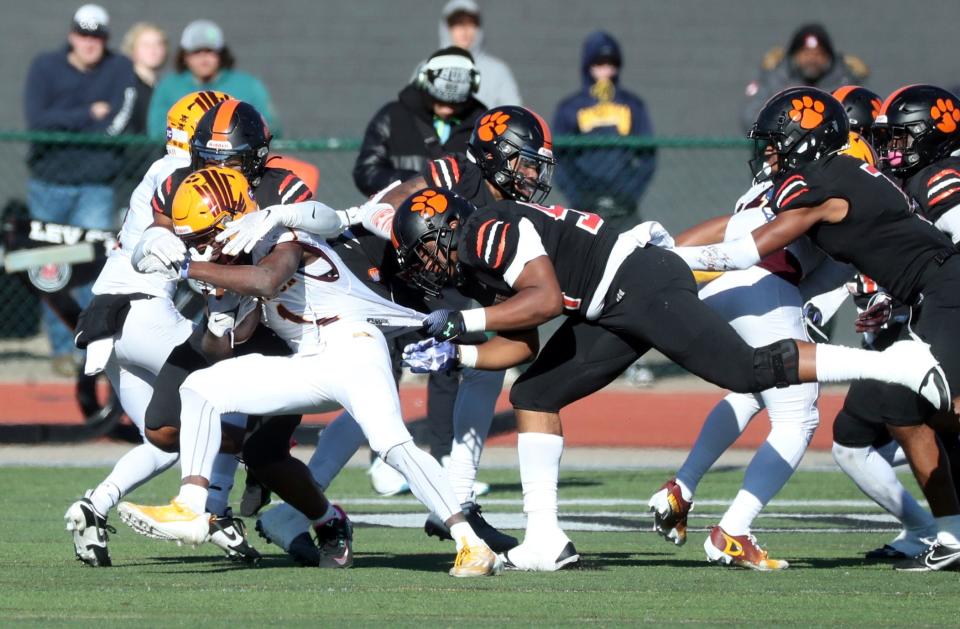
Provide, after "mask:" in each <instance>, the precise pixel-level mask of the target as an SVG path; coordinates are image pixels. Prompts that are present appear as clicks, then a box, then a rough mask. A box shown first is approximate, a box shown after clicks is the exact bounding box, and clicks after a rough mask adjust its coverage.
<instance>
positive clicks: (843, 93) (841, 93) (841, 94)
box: [833, 85, 860, 103]
mask: <svg viewBox="0 0 960 629" xmlns="http://www.w3.org/2000/svg"><path fill="white" fill-rule="evenodd" d="M859 87H860V86H859V85H844V86H841V87H838V88H837V89H835V90H833V97H834V98H836V99H837V100H838V101H840V102H841V103H842V102H843V99H844V98H846V97H847V96H850V93H851V92H853V90H855V89H858V88H859Z"/></svg>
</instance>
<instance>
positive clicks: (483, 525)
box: [423, 500, 520, 553]
mask: <svg viewBox="0 0 960 629" xmlns="http://www.w3.org/2000/svg"><path fill="white" fill-rule="evenodd" d="M460 509H461V510H462V511H463V515H464V517H466V519H467V524H469V525H470V528H472V529H473V532H474V533H476V534H477V537H479V538H480V539H482V540H483V541H484V542H486V543H487V546H489V547H490V548H491V550H493V552H495V553H502V552H506V551H508V550H510V549H511V548H513V547H514V546H516V545H517V544H519V543H520V542H519V540H518V539H517V538H516V537H514V536H512V535H507V534H506V533H501V532H500V531H499V530H497V529H496V528H495V527H494V526H493V525H492V524H490V523H489V522H487V520H486V518H484V517H483V512H482V511H481V508H480V505H478V504H477V503H476V502H474V501H472V500H471V501H468V502H465V503H463V504H462V505H460ZM423 532H424V533H426V534H427V536H428V537H438V538H440V540H441V541H442V540H452V539H453V537H452V536H451V535H450V529H449V528H447V525H446V524H444V523H443V521H442V520H441V519H440V516H438V515H437V514H435V513H431V514H430V515H429V516H427V521H426V522H425V523H424V525H423Z"/></svg>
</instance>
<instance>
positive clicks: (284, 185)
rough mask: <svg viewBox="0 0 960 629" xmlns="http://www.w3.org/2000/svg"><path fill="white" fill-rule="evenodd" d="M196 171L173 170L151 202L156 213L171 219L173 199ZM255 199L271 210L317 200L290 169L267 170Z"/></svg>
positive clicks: (254, 192)
mask: <svg viewBox="0 0 960 629" xmlns="http://www.w3.org/2000/svg"><path fill="white" fill-rule="evenodd" d="M192 172H194V171H193V169H191V168H190V167H189V166H184V167H183V168H178V169H177V170H175V171H173V172H172V173H170V176H169V177H167V178H166V179H164V180H163V182H162V183H161V184H160V185H159V186H158V187H157V189H156V190H155V191H154V193H153V198H152V199H151V200H150V206H151V207H152V208H153V211H154V212H157V213H158V214H164V215H166V216H167V217H168V218H169V217H170V216H171V210H172V206H173V197H174V196H175V195H176V194H177V189H178V188H179V187H180V184H181V183H183V180H184V179H186V178H187V176H189V175H190V173H192ZM253 196H254V198H256V200H257V205H258V206H259V207H261V208H267V207H270V206H271V205H287V204H290V203H299V202H300V201H309V200H310V199H312V198H313V191H311V190H310V188H309V187H308V186H307V184H305V183H304V182H303V180H302V179H300V177H298V176H297V175H295V174H294V173H293V172H292V171H289V170H287V169H286V168H269V167H268V168H265V169H264V170H263V176H262V177H261V178H260V184H259V185H257V187H256V188H254V189H253Z"/></svg>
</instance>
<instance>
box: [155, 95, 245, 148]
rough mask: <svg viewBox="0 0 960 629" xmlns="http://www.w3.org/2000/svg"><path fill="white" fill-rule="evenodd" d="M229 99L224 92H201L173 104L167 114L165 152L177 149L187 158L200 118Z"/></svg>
mask: <svg viewBox="0 0 960 629" xmlns="http://www.w3.org/2000/svg"><path fill="white" fill-rule="evenodd" d="M229 98H230V95H229V94H225V93H224V92H216V91H213V90H203V91H200V92H191V93H190V94H187V95H186V96H184V97H183V98H181V99H180V100H178V101H177V102H176V103H174V105H173V107H171V108H170V110H169V111H168V112H167V152H168V153H172V152H173V151H174V150H176V149H179V150H180V151H183V152H184V153H185V154H186V156H187V157H189V155H190V140H192V139H193V133H194V132H195V131H196V130H197V123H198V122H200V118H202V117H203V114H205V113H206V112H208V111H209V110H211V109H213V107H214V105H216V104H217V103H219V102H221V101H225V100H228V99H229Z"/></svg>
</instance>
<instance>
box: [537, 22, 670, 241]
mask: <svg viewBox="0 0 960 629" xmlns="http://www.w3.org/2000/svg"><path fill="white" fill-rule="evenodd" d="M622 65H623V57H622V54H621V51H620V44H619V43H618V42H617V40H616V39H614V38H613V36H612V35H610V34H609V33H605V32H602V31H599V32H596V33H593V34H591V35H589V36H588V37H587V38H586V40H585V41H584V42H583V54H582V57H581V67H580V71H581V78H582V80H583V87H582V88H581V89H580V90H579V91H577V92H575V93H573V94H571V95H570V96H568V97H567V98H565V99H563V100H562V101H560V103H559V104H558V105H557V111H556V114H555V116H554V122H553V132H554V134H556V135H586V136H607V137H611V138H616V137H622V136H651V135H653V125H652V124H651V122H650V116H649V115H648V114H647V106H646V104H644V102H643V100H641V99H640V97H639V96H637V95H636V94H634V93H633V92H630V91H627V90H626V89H623V88H622V87H620V84H619V81H620V68H621V66H622ZM556 154H557V184H558V185H559V186H560V189H561V190H562V191H563V194H564V195H565V196H566V198H567V200H568V202H569V203H570V206H571V207H575V208H577V209H583V210H589V211H591V212H596V213H597V214H600V216H602V217H603V219H604V220H605V221H607V223H609V224H610V225H612V226H613V227H615V228H616V229H618V230H621V229H627V228H630V227H632V226H633V225H634V224H635V223H637V222H638V221H639V216H638V215H637V210H638V207H639V204H640V198H641V197H642V196H643V193H644V191H645V190H646V189H647V185H648V184H649V183H650V179H651V178H652V177H653V172H654V170H655V169H656V153H655V152H654V150H653V149H652V148H643V149H636V148H633V149H631V148H571V149H562V150H556Z"/></svg>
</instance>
